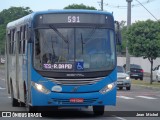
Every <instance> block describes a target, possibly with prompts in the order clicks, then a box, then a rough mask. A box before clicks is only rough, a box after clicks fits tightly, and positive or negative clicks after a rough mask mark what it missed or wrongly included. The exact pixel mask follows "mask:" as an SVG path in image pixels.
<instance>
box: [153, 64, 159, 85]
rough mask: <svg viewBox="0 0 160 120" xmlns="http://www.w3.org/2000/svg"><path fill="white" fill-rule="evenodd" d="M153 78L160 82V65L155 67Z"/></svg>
mask: <svg viewBox="0 0 160 120" xmlns="http://www.w3.org/2000/svg"><path fill="white" fill-rule="evenodd" d="M153 80H154V81H157V82H160V65H158V66H157V67H155V68H154V69H153Z"/></svg>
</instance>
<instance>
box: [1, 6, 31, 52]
mask: <svg viewBox="0 0 160 120" xmlns="http://www.w3.org/2000/svg"><path fill="white" fill-rule="evenodd" d="M31 12H32V10H30V8H29V7H25V8H24V7H11V8H9V9H4V10H2V11H1V12H0V43H1V44H0V52H1V53H2V54H4V48H5V46H4V41H5V36H6V25H7V24H8V23H9V22H11V21H13V20H16V19H19V18H21V17H23V16H25V15H28V14H29V13H31ZM1 53H0V54H1Z"/></svg>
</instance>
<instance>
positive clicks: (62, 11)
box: [7, 9, 113, 28]
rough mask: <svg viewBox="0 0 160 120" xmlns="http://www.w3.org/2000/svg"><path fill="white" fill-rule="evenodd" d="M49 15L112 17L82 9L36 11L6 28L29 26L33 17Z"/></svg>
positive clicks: (96, 11)
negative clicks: (76, 14) (82, 14)
mask: <svg viewBox="0 0 160 120" xmlns="http://www.w3.org/2000/svg"><path fill="white" fill-rule="evenodd" d="M51 13H88V14H89V13H90V14H106V15H110V16H113V15H112V13H109V12H106V11H98V10H84V9H65V10H52V9H50V10H47V11H37V12H33V13H31V14H29V15H26V16H24V17H22V18H20V19H17V20H15V21H12V22H10V23H8V24H7V28H12V27H15V26H16V25H20V24H22V25H23V24H26V23H29V25H31V22H32V20H33V19H34V17H35V16H37V15H40V14H51Z"/></svg>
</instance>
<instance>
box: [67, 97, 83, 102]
mask: <svg viewBox="0 0 160 120" xmlns="http://www.w3.org/2000/svg"><path fill="white" fill-rule="evenodd" d="M69 101H70V102H71V103H83V98H71V99H70V100H69Z"/></svg>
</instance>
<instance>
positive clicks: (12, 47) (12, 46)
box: [9, 29, 16, 54]
mask: <svg viewBox="0 0 160 120" xmlns="http://www.w3.org/2000/svg"><path fill="white" fill-rule="evenodd" d="M15 37H16V35H15V30H14V29H13V30H11V39H10V41H9V53H10V54H15V47H16V46H15V42H16V41H15Z"/></svg>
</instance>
